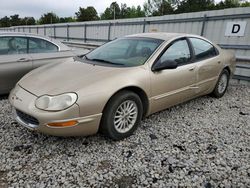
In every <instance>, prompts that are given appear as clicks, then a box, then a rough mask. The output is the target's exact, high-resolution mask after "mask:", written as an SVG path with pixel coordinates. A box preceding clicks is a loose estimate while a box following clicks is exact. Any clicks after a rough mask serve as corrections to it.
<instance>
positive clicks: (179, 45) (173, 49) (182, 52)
mask: <svg viewBox="0 0 250 188" xmlns="http://www.w3.org/2000/svg"><path fill="white" fill-rule="evenodd" d="M190 59H191V54H190V50H189V47H188V43H187V40H186V39H183V40H178V41H176V42H174V43H173V44H172V45H171V46H170V47H168V49H167V50H166V51H165V52H164V53H163V55H162V56H161V58H160V59H159V62H164V61H167V60H170V61H176V62H177V63H178V66H181V65H185V64H188V63H189V61H190Z"/></svg>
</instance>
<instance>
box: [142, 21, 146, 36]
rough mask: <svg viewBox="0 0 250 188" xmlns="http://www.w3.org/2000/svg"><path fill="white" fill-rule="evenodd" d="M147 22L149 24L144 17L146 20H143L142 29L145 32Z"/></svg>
mask: <svg viewBox="0 0 250 188" xmlns="http://www.w3.org/2000/svg"><path fill="white" fill-rule="evenodd" d="M146 24H147V22H146V19H144V21H143V30H142V32H143V33H145V29H146Z"/></svg>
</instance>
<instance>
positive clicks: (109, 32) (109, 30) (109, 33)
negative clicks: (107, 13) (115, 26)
mask: <svg viewBox="0 0 250 188" xmlns="http://www.w3.org/2000/svg"><path fill="white" fill-rule="evenodd" d="M110 35H111V22H109V29H108V41H110Z"/></svg>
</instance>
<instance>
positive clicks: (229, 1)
mask: <svg viewBox="0 0 250 188" xmlns="http://www.w3.org/2000/svg"><path fill="white" fill-rule="evenodd" d="M239 6H240V2H239V0H225V1H220V2H219V3H218V4H216V5H215V9H225V8H235V7H239Z"/></svg>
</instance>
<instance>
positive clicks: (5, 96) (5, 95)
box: [0, 94, 9, 100]
mask: <svg viewBox="0 0 250 188" xmlns="http://www.w3.org/2000/svg"><path fill="white" fill-rule="evenodd" d="M8 97H9V94H0V100H6V99H8Z"/></svg>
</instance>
